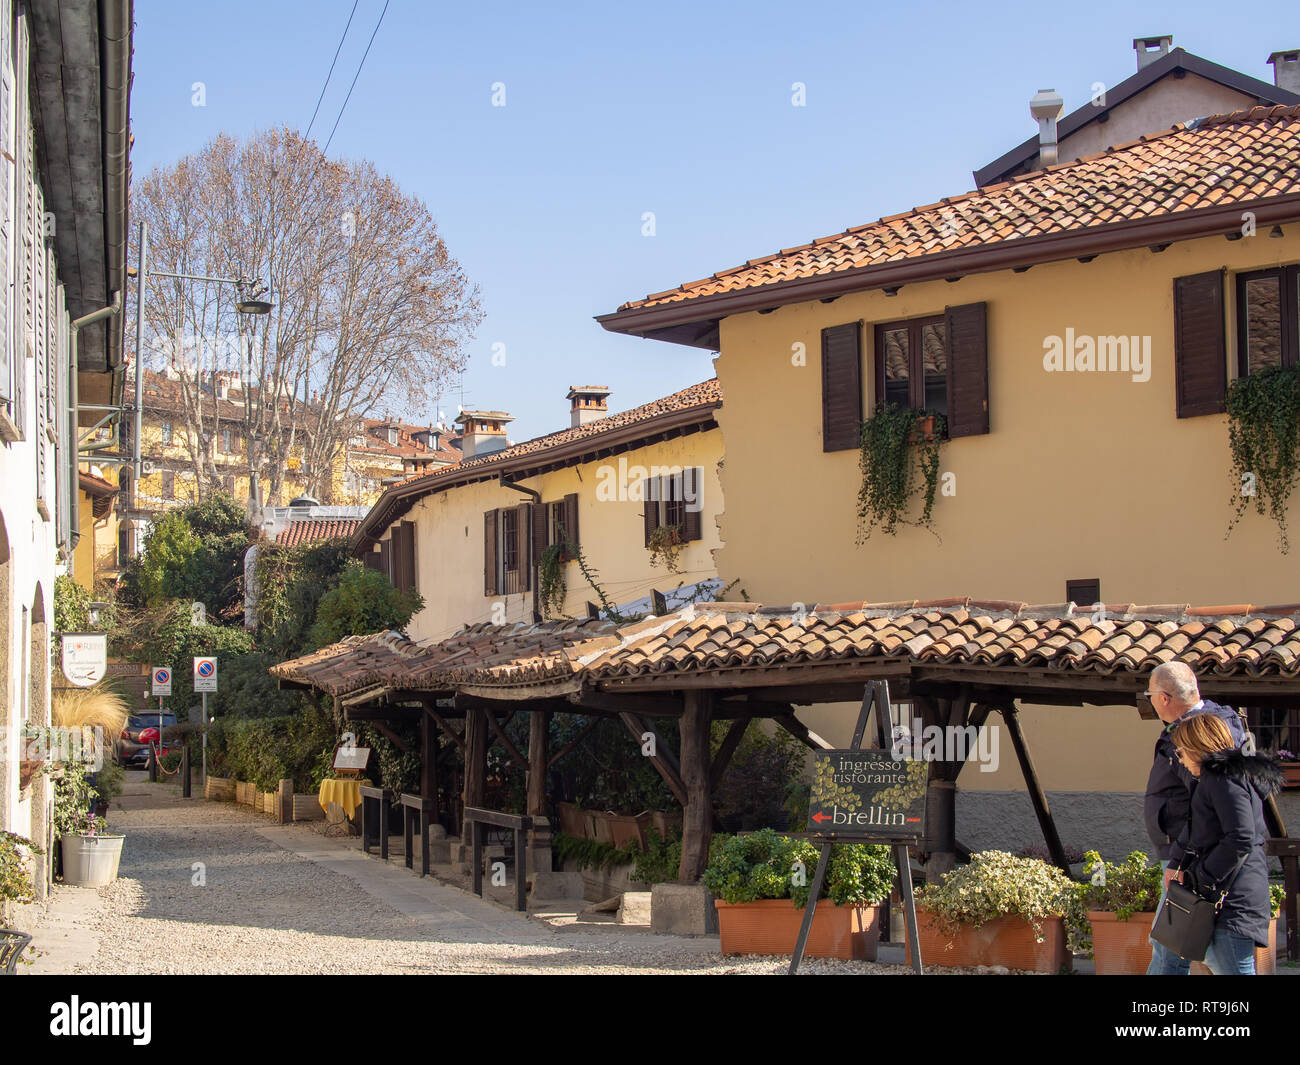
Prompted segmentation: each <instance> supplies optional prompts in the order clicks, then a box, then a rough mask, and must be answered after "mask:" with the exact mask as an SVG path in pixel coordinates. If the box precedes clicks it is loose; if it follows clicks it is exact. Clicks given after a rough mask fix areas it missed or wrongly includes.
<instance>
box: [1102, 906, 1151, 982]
mask: <svg viewBox="0 0 1300 1065" xmlns="http://www.w3.org/2000/svg"><path fill="white" fill-rule="evenodd" d="M1153 920H1155V914H1154V913H1147V912H1143V913H1135V914H1134V915H1133V916H1132V917H1130V918H1129V919H1128V920H1127V921H1121V920H1119V918H1118V917H1117V916H1116V914H1115V912H1114V911H1113V910H1089V911H1088V923H1089V924H1091V925H1092V957H1093V961H1094V963H1095V964H1096V967H1097V975H1098V976H1126V975H1127V976H1141V975H1143V974H1144V973H1145V972H1146V971H1147V966H1148V965H1150V964H1151V922H1152V921H1153Z"/></svg>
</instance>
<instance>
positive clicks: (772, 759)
mask: <svg viewBox="0 0 1300 1065" xmlns="http://www.w3.org/2000/svg"><path fill="white" fill-rule="evenodd" d="M730 726H731V722H730V721H719V722H715V724H714V728H713V740H714V743H713V746H714V748H715V751H716V748H717V747H718V746H720V745H721V742H722V737H723V736H725V734H726V732H727V730H728V729H729V728H730ZM806 759H807V755H806V748H805V747H804V746H803V745H802V744H801V743H800V742H799V741H798V740H796V739H795V738H794V737H793V736H791V735H790V734H789V733H788V732H785V731H784V730H782V731H779V732H777V733H776V734H774V735H771V736H769V735H768V734H767V733H766V732H764V731H763V730H762V728H760V727H759V724H758V722H751V723H750V726H749V728H748V729H746V730H745V735H744V738H743V739H742V740H741V741H740V745H739V746H738V747H737V748H736V753H735V754H734V755H733V756H732V758H731V762H730V763H729V764H728V766H727V771H726V772H725V773H724V774H723V776H722V781H721V783H720V784H719V785H718V788H717V790H716V792H715V793H714V795H715V798H716V800H717V810H718V817H719V819H720V820H721V822H722V826H723V828H725V829H726V830H727V831H729V832H746V831H751V830H753V829H759V828H777V829H782V828H791V827H796V829H797V830H798V831H802V830H803V827H804V825H806V824H807V816H808V815H807V809H808V804H807V800H808V787H809V785H808V782H807V780H806V774H805V772H804V766H805V764H806ZM801 815H802V816H801Z"/></svg>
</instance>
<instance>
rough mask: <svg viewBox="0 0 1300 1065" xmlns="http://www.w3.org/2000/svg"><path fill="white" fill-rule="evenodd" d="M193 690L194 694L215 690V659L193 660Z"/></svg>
mask: <svg viewBox="0 0 1300 1065" xmlns="http://www.w3.org/2000/svg"><path fill="white" fill-rule="evenodd" d="M194 690H195V691H196V692H214V691H216V690H217V660H216V659H215V658H195V659H194Z"/></svg>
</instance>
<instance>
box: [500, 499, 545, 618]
mask: <svg viewBox="0 0 1300 1065" xmlns="http://www.w3.org/2000/svg"><path fill="white" fill-rule="evenodd" d="M498 480H499V483H500V485H501V487H502V488H513V489H514V490H515V491H516V492H522V493H523V494H524V495H526V496H528V497H529V498H530V499H531V500H532V501H533V502H534V503H536V504H537V505H538V506H541V504H542V493H541V492H538V491H537V490H536V489H533V488H525V487H524V486H523V485H522V484H515V482H514V481H507V480H506V477H505V474H502V475H501V476H500V478H498ZM528 525H529V530H528V532H529V539H530V542H531V538H532V522H531V521H530V522H529V523H528ZM528 555H529V558H528V571H529V573H530V574H531V575H532V581H531V584H532V587H533V622H534V623H537V622H539V621H541V620H542V612H541V610H539V609H538V606H537V578H538V574H537V566H536V564H535V563H534V562H533V558H532V556H533V553H532V552H531V551H529V552H528Z"/></svg>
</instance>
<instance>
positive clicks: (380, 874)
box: [35, 774, 942, 975]
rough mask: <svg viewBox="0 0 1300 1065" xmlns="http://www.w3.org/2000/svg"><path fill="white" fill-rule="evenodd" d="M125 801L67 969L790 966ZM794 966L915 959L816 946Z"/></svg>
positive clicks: (151, 801) (853, 969) (865, 968)
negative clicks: (117, 852)
mask: <svg viewBox="0 0 1300 1065" xmlns="http://www.w3.org/2000/svg"><path fill="white" fill-rule="evenodd" d="M131 776H134V774H133V775H131ZM121 806H122V807H123V808H121V809H119V808H118V807H117V806H115V807H114V809H113V811H112V812H111V814H110V817H109V821H110V827H111V828H113V829H115V830H117V831H124V832H126V833H127V843H126V846H125V848H124V850H123V855H122V864H121V869H120V875H119V878H118V879H117V880H116V881H115V882H114V883H113V884H111V885H109V886H108V887H105V888H102V889H100V891H99V905H98V909H97V910H95V911H93V912H91V913H89V914H87V916H86V918H84V919H85V920H93V921H94V923H95V925H96V928H97V930H98V934H99V943H98V952H97V954H96V955H95V957H94V960H93V961H92V962H86V963H83V964H77V965H75V966H74V967H73V971H74V972H84V973H99V974H109V973H124V974H125V973H555V974H559V973H587V974H590V973H701V974H709V973H711V974H733V973H734V974H764V973H783V972H784V971H785V969H786V967H787V966H788V959H783V958H741V959H737V958H724V957H723V956H722V955H720V954H719V953H718V952H717V940H716V939H715V938H711V937H710V938H700V939H691V938H687V937H679V936H663V935H651V934H648V933H644V932H641V933H629V932H617V931H607V930H603V929H602V930H600V931H592V932H558V931H556V930H554V929H552V928H551V927H549V926H547V925H545V924H543V923H542V922H540V921H538V920H535V919H530V918H527V917H524V916H522V915H520V914H517V913H514V912H512V911H507V910H503V909H501V908H499V907H498V906H496V905H493V904H492V903H488V902H483V901H481V900H479V899H477V898H475V897H474V896H472V895H467V894H465V893H464V892H461V891H458V890H456V889H455V888H451V887H448V886H446V885H442V884H437V883H435V882H433V881H432V880H428V879H424V880H421V879H418V878H415V877H412V876H410V874H408V873H407V872H406V871H405V870H403V869H394V868H388V867H385V866H383V865H382V864H381V863H379V862H378V861H375V860H374V859H369V858H364V857H361V856H360V853H359V851H358V850H357V849H356V847H355V845H354V844H352V845H350V844H347V843H344V842H342V841H338V840H330V839H325V838H324V837H322V836H321V835H320V834H319V833H316V832H313V831H312V830H311V829H310V828H308V827H306V826H301V825H299V826H280V825H273V824H272V822H271V819H270V818H269V817H266V816H264V815H260V814H255V813H253V812H252V811H251V810H249V809H247V808H246V807H240V806H236V805H234V804H231V803H213V802H203V801H199V800H183V799H181V798H180V797H179V789H177V788H174V787H171V786H168V785H162V784H157V785H151V784H148V783H145V782H143V781H141V780H138V779H128V783H127V787H126V793H125V794H124V795H123V797H122V800H121ZM304 855H306V856H304ZM340 869H346V870H347V872H346V873H345V872H341V871H339V870H340ZM56 898H57V896H56ZM40 968H41V966H40V965H39V964H38V965H37V966H36V967H35V971H40ZM800 971H801V972H806V973H837V974H844V975H850V974H862V973H871V972H877V973H898V974H904V973H907V972H908V970H907V969H905V968H903V967H900V966H890V965H877V964H871V963H866V962H836V961H828V960H823V959H808V960H806V961H805V962H804V964H803V965H802V967H801V970H800ZM940 971H942V970H940Z"/></svg>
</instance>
